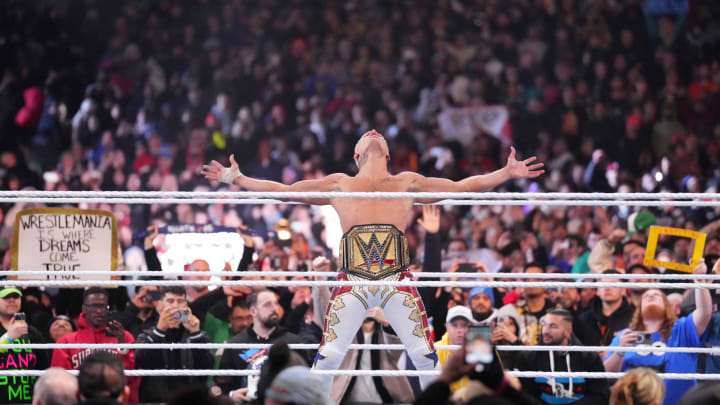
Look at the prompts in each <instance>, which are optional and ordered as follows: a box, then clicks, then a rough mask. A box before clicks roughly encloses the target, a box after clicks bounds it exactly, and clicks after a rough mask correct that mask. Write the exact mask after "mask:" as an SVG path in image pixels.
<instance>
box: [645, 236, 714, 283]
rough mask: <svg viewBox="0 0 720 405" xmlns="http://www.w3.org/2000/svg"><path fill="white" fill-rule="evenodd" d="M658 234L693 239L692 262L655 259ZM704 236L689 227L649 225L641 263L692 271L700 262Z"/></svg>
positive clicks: (649, 265) (687, 271)
mask: <svg viewBox="0 0 720 405" xmlns="http://www.w3.org/2000/svg"><path fill="white" fill-rule="evenodd" d="M660 235H669V236H677V237H681V238H688V239H692V240H694V241H695V249H693V255H692V263H691V264H683V263H675V262H665V261H661V260H656V259H655V251H656V250H657V243H658V237H659V236H660ZM705 238H706V235H705V234H704V233H700V232H695V231H691V230H689V229H681V228H669V227H666V226H651V227H650V234H649V235H648V242H647V247H646V248H645V260H644V261H643V264H644V265H645V266H648V267H664V268H666V269H670V270H677V271H683V272H685V273H692V272H693V271H694V270H695V267H697V265H698V263H700V259H702V255H703V250H704V249H705Z"/></svg>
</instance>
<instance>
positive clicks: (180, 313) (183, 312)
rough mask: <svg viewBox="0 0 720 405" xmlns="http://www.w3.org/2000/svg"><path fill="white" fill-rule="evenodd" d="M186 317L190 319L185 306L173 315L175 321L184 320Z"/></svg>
mask: <svg viewBox="0 0 720 405" xmlns="http://www.w3.org/2000/svg"><path fill="white" fill-rule="evenodd" d="M188 319H190V310H189V309H187V308H182V309H180V310H178V311H177V312H176V313H175V316H174V317H173V321H175V322H186V321H187V320H188Z"/></svg>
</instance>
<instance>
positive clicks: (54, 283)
mask: <svg viewBox="0 0 720 405" xmlns="http://www.w3.org/2000/svg"><path fill="white" fill-rule="evenodd" d="M11 283H12V284H13V286H15V287H89V286H100V287H122V286H144V285H147V286H211V285H223V286H248V287H301V286H313V285H316V286H326V287H336V286H348V287H361V286H380V287H408V286H413V287H492V288H515V287H542V288H554V287H563V288H601V287H605V288H655V289H666V290H667V289H711V288H720V286H718V285H713V284H711V283H638V282H633V283H630V284H628V283H625V282H600V281H597V282H596V281H575V282H573V281H482V280H475V281H414V280H402V281H383V280H377V281H376V280H358V281H354V280H353V281H345V280H337V281H317V280H315V281H314V280H217V281H213V280H16V281H11Z"/></svg>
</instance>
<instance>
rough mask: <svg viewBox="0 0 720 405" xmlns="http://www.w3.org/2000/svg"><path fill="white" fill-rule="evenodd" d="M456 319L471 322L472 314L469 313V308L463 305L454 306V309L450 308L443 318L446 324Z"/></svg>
mask: <svg viewBox="0 0 720 405" xmlns="http://www.w3.org/2000/svg"><path fill="white" fill-rule="evenodd" d="M457 317H462V318H465V319H467V320H468V321H469V322H472V321H473V317H472V312H470V308H468V307H466V306H464V305H455V306H454V307H452V308H450V309H449V310H448V313H447V316H446V317H445V319H446V322H452V320H453V319H455V318H457Z"/></svg>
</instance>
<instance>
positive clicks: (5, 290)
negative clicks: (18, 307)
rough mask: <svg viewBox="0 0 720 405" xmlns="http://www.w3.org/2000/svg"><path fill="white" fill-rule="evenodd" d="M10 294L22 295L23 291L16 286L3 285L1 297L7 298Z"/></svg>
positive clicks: (0, 291)
mask: <svg viewBox="0 0 720 405" xmlns="http://www.w3.org/2000/svg"><path fill="white" fill-rule="evenodd" d="M10 294H17V295H19V296H21V297H22V292H21V291H20V290H18V289H17V288H15V287H7V286H6V287H3V288H2V290H0V298H5V297H7V296H8V295H10Z"/></svg>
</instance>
